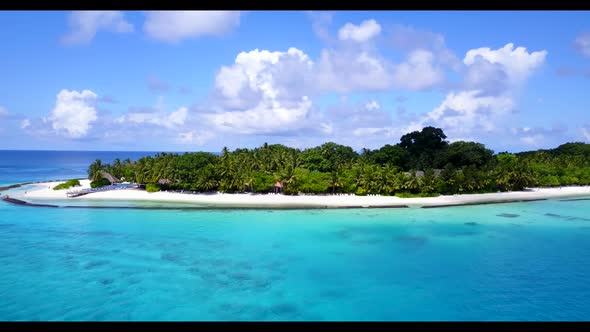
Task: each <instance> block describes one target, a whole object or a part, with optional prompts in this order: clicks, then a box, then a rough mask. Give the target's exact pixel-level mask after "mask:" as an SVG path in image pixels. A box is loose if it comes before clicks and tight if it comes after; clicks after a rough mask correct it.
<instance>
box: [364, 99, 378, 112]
mask: <svg viewBox="0 0 590 332" xmlns="http://www.w3.org/2000/svg"><path fill="white" fill-rule="evenodd" d="M365 108H366V109H367V111H372V110H378V109H379V108H381V106H380V105H379V103H378V102H377V101H375V100H371V101H370V102H368V103H366V104H365Z"/></svg>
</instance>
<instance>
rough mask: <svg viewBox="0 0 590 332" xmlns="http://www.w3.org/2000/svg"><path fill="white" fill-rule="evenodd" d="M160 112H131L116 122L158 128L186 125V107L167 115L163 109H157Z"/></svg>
mask: <svg viewBox="0 0 590 332" xmlns="http://www.w3.org/2000/svg"><path fill="white" fill-rule="evenodd" d="M157 109H158V110H160V111H159V112H129V113H128V114H126V115H124V116H122V117H119V118H117V119H116V120H115V122H117V123H124V122H130V123H135V124H153V125H156V126H161V127H166V128H169V129H171V128H175V127H179V126H182V125H184V124H185V121H186V119H187V115H188V109H187V108H186V107H180V108H179V109H178V110H176V111H174V112H172V113H170V114H166V113H164V112H161V107H159V108H157Z"/></svg>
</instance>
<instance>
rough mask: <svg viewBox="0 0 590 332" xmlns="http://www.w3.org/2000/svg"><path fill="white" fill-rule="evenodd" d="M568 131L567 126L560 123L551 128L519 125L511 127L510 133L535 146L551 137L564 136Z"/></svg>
mask: <svg viewBox="0 0 590 332" xmlns="http://www.w3.org/2000/svg"><path fill="white" fill-rule="evenodd" d="M566 132H567V127H566V126H563V125H560V124H554V125H553V126H552V127H551V128H543V127H518V128H511V129H510V133H511V134H512V135H513V136H515V137H517V138H518V139H519V141H520V142H522V143H524V144H525V145H529V146H535V147H538V146H540V145H541V144H543V143H546V142H547V140H549V139H550V138H562V137H563V134H564V133H566ZM560 143H563V142H560Z"/></svg>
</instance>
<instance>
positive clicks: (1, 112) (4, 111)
mask: <svg viewBox="0 0 590 332" xmlns="http://www.w3.org/2000/svg"><path fill="white" fill-rule="evenodd" d="M6 115H8V110H7V109H6V108H5V107H3V106H0V117H3V116H6Z"/></svg>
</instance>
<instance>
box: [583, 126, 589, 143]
mask: <svg viewBox="0 0 590 332" xmlns="http://www.w3.org/2000/svg"><path fill="white" fill-rule="evenodd" d="M582 135H584V138H585V139H586V141H589V142H590V125H588V126H585V127H583V128H582Z"/></svg>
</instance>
